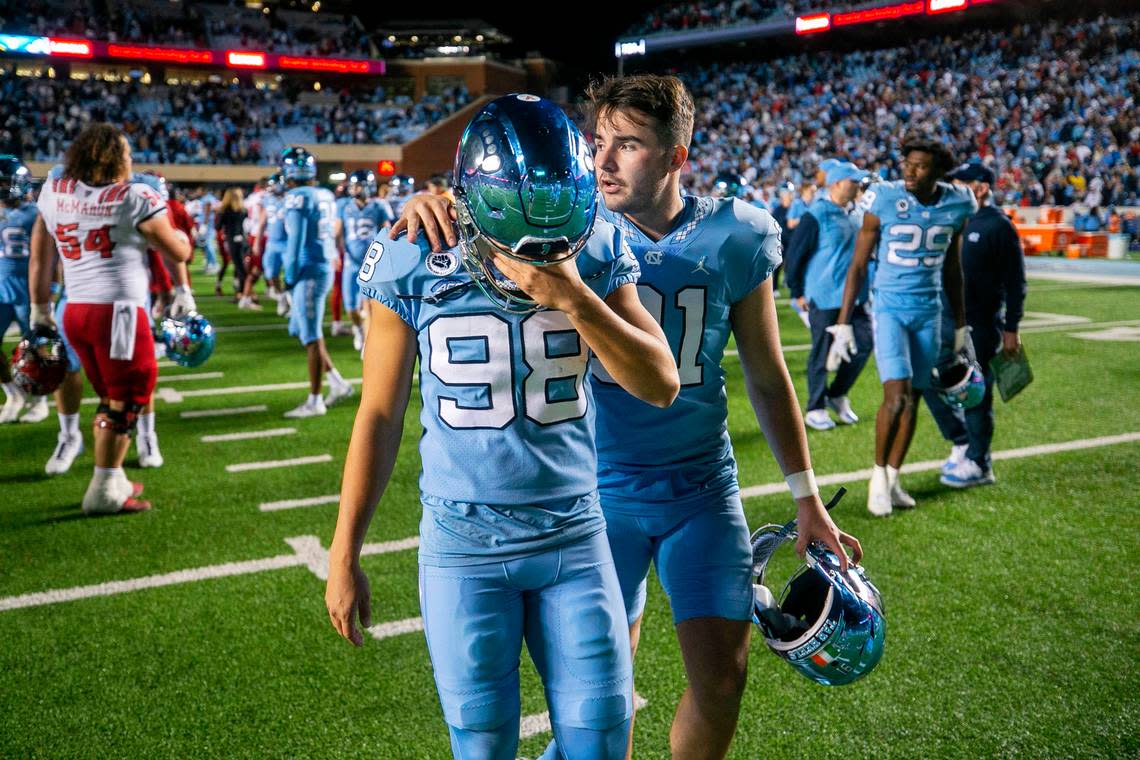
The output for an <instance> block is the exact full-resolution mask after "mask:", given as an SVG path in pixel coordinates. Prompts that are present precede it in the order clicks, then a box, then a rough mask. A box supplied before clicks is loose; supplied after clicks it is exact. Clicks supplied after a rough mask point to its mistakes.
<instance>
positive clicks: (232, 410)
mask: <svg viewBox="0 0 1140 760" xmlns="http://www.w3.org/2000/svg"><path fill="white" fill-rule="evenodd" d="M268 411H269V407H268V406H266V405H265V404H254V405H253V406H231V407H229V408H228V409H199V410H197V411H193V412H179V413H178V416H179V417H183V418H185V419H196V418H198V417H229V416H230V415H232V414H252V413H254V412H268Z"/></svg>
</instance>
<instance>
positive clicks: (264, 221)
mask: <svg viewBox="0 0 1140 760" xmlns="http://www.w3.org/2000/svg"><path fill="white" fill-rule="evenodd" d="M268 226H269V213H268V212H267V211H266V210H265V204H261V205H260V206H258V207H257V221H256V222H254V224H253V239H254V240H256V241H257V255H258V256H260V255H262V254H263V253H265V228H266V227H268Z"/></svg>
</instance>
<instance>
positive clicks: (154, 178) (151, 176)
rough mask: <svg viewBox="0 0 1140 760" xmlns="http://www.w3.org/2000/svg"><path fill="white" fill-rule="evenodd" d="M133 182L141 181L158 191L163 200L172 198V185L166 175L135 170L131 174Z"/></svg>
mask: <svg viewBox="0 0 1140 760" xmlns="http://www.w3.org/2000/svg"><path fill="white" fill-rule="evenodd" d="M131 182H141V183H142V184H144V185H146V186H147V187H149V188H150V189H151V190H154V191H155V192H156V193H158V197H159V198H162V200H163V201H168V200H170V187H169V186H168V185H167V184H166V177H163V176H162V175H161V174H157V173H155V172H135V173H134V174H132V175H131Z"/></svg>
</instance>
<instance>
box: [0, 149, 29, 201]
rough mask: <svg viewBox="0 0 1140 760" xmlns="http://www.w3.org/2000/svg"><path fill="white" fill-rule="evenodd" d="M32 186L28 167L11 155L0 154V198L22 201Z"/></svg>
mask: <svg viewBox="0 0 1140 760" xmlns="http://www.w3.org/2000/svg"><path fill="white" fill-rule="evenodd" d="M31 187H32V175H31V172H29V171H28V167H26V166H24V164H23V163H22V162H21V161H20V159H18V158H16V157H15V156H12V155H0V200H5V201H22V200H24V199H25V198H27V196H28V191H29V190H31Z"/></svg>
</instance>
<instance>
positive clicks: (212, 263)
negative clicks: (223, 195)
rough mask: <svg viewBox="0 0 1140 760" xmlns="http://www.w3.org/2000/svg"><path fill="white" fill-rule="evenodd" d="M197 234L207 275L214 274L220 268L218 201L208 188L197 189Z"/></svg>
mask: <svg viewBox="0 0 1140 760" xmlns="http://www.w3.org/2000/svg"><path fill="white" fill-rule="evenodd" d="M197 201H198V209H199V212H198V213H199V216H198V217H197V222H198V234H199V235H200V236H201V240H202V250H203V251H204V252H205V254H206V268H205V273H206V274H207V275H215V274H217V273H218V271H219V270H220V269H221V268H222V267H221V262H220V261H219V253H218V233H217V221H216V220H217V216H216V215H217V213H218V206H219V205H220V201H219V200H218V197H217V196H216V195H214V193H213V192H211V191H210V190H199V194H198V198H197Z"/></svg>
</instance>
